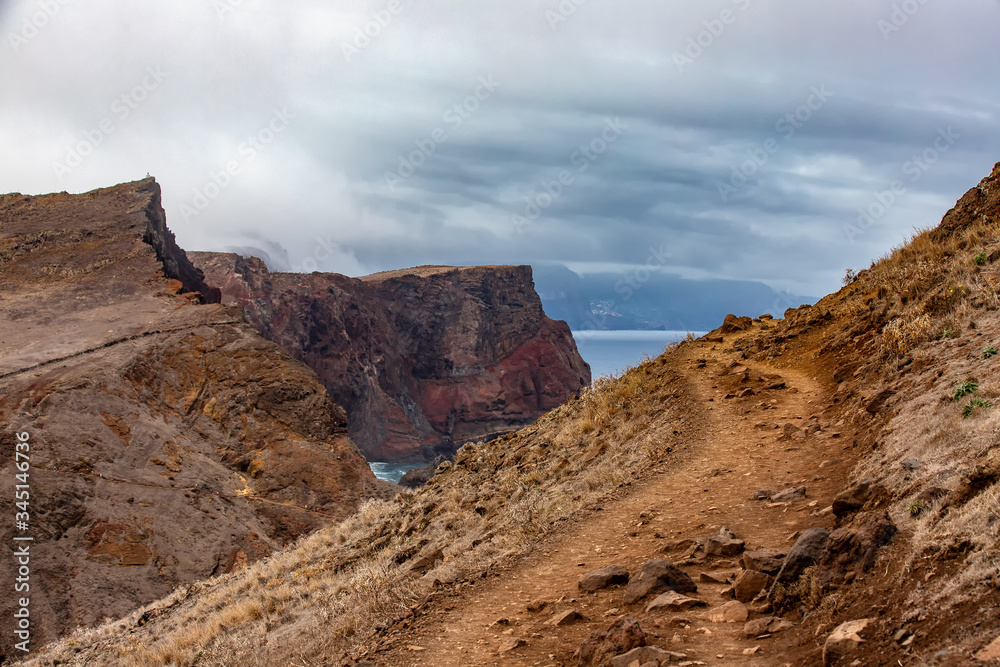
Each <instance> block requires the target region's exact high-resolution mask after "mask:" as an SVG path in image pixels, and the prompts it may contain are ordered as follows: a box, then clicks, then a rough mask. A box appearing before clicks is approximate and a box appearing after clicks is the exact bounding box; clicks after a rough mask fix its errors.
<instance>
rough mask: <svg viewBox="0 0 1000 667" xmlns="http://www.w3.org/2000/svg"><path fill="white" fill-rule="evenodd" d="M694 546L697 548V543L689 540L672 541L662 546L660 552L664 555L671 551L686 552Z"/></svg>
mask: <svg viewBox="0 0 1000 667" xmlns="http://www.w3.org/2000/svg"><path fill="white" fill-rule="evenodd" d="M696 546H698V543H697V542H695V541H694V540H691V539H685V540H673V541H671V542H667V543H666V544H664V545H663V548H662V549H661V551H663V552H664V553H669V552H671V551H688V550H690V549H691V548H692V547H696Z"/></svg>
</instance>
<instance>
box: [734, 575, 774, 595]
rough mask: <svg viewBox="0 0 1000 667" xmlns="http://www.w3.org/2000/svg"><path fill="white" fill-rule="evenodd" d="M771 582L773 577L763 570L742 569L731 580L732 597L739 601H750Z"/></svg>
mask: <svg viewBox="0 0 1000 667" xmlns="http://www.w3.org/2000/svg"><path fill="white" fill-rule="evenodd" d="M773 582H774V579H773V578H772V577H771V576H770V575H768V574H766V573H764V572H758V571H757V570H744V571H743V572H741V573H740V576H738V577H736V581H734V582H733V597H735V598H736V599H737V600H739V601H740V602H751V601H753V599H754V598H755V597H757V596H758V595H759V594H760V592H761V591H763V590H765V589H767V588H768V587H770V585H771V584H772V583H773Z"/></svg>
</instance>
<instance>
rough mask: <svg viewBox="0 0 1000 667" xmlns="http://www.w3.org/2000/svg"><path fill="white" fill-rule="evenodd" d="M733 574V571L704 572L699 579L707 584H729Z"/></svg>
mask: <svg viewBox="0 0 1000 667" xmlns="http://www.w3.org/2000/svg"><path fill="white" fill-rule="evenodd" d="M732 576H733V573H732V572H702V573H701V574H699V575H698V580H699V581H702V582H704V583H706V584H728V583H729V580H730V578H732Z"/></svg>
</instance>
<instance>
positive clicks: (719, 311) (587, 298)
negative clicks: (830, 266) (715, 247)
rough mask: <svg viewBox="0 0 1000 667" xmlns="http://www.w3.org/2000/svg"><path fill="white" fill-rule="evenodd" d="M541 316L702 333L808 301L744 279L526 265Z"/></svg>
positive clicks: (577, 325)
mask: <svg viewBox="0 0 1000 667" xmlns="http://www.w3.org/2000/svg"><path fill="white" fill-rule="evenodd" d="M532 268H533V269H534V276H535V288H536V290H537V291H538V294H539V296H541V298H542V303H543V304H544V306H545V312H546V313H548V314H549V316H550V317H553V318H555V319H560V320H565V321H566V322H567V323H568V324H569V325H570V328H571V329H573V330H574V331H579V330H592V329H609V330H616V329H646V330H656V329H660V330H678V331H684V330H688V331H707V330H709V329H712V328H714V327H715V326H716V325H717V324H718V322H719V321H721V320H722V319H723V318H724V317H725V316H726V315H727V314H728V313H736V314H739V315H751V316H755V315H761V314H763V313H770V314H771V315H774V316H775V317H780V316H781V314H782V313H784V312H785V310H787V309H788V308H797V307H799V306H801V305H803V304H813V303H815V301H816V299H815V298H814V297H808V296H799V295H795V294H787V293H782V292H776V291H775V290H773V289H771V288H770V287H768V286H767V285H765V284H764V283H761V282H757V281H749V280H690V279H687V278H682V277H680V276H678V275H675V274H667V273H658V272H651V273H650V274H649V276H648V278H647V279H646V280H644V281H642V280H640V279H639V278H640V277H641V276H638V275H636V276H623V275H621V274H618V273H588V274H583V275H580V274H577V273H575V272H574V271H571V270H570V269H569V268H567V267H565V266H563V265H562V264H539V265H535V266H534V267H532Z"/></svg>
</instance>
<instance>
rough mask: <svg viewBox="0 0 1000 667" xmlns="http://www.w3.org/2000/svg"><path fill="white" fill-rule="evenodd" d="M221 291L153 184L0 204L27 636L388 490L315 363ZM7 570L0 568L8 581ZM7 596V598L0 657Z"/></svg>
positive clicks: (3, 415) (251, 553) (4, 449)
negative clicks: (25, 498) (22, 468)
mask: <svg viewBox="0 0 1000 667" xmlns="http://www.w3.org/2000/svg"><path fill="white" fill-rule="evenodd" d="M206 295H207V296H208V299H207V300H208V301H215V303H204V301H206V298H205V296H206ZM218 299H219V295H218V290H214V291H213V290H212V289H210V288H208V287H206V286H205V284H204V282H203V279H202V275H201V273H200V272H199V271H197V270H196V269H195V268H194V267H193V266H192V265H191V263H190V262H188V260H187V258H186V256H185V254H184V252H183V251H182V250H180V249H179V248H178V247H177V246H176V244H175V243H174V239H173V235H172V234H171V233H170V232H169V231H168V230H167V228H166V225H165V220H164V216H163V210H162V208H161V207H160V190H159V186H158V185H157V184H156V183H155V181H153V180H152V179H148V180H145V181H141V182H138V183H131V184H126V185H121V186H117V187H114V188H107V189H104V190H96V191H94V192H91V193H87V194H84V195H66V194H57V195H48V196H42V197H29V196H22V195H5V196H3V197H0V312H2V316H0V473H2V474H0V507H2V509H3V511H4V512H5V513H6V515H7V516H8V517H11V518H13V516H14V511H15V508H14V504H13V501H14V485H15V484H19V483H21V482H20V481H19V480H16V479H15V472H16V470H15V464H16V463H17V461H16V460H15V453H14V449H15V433H21V432H27V433H28V434H29V436H30V438H31V441H30V443H31V446H30V452H29V455H30V459H29V460H30V471H29V473H28V477H27V479H28V486H29V487H30V489H29V491H30V503H29V508H28V514H29V516H30V520H29V524H30V529H29V530H28V531H26V533H25V534H27V535H29V536H31V537H33V538H34V540H35V541H34V542H33V544H32V549H31V557H30V563H31V571H32V579H31V588H30V591H28V593H29V595H28V596H27V597H29V598H30V600H31V610H32V616H31V620H32V623H33V626H32V627H33V638H34V644H33V645H34V646H36V647H38V646H41V645H42V644H43V643H45V642H46V641H52V640H54V639H56V638H57V637H59V636H60V635H61V634H63V633H65V632H67V631H69V630H71V629H73V628H75V627H77V626H79V625H81V624H83V625H87V624H95V623H98V622H101V621H103V620H105V619H107V618H117V617H120V616H122V615H123V614H127V613H129V612H130V611H132V610H133V609H135V608H136V607H138V606H140V605H143V604H146V603H148V602H151V601H152V600H155V599H158V598H160V597H162V596H164V595H167V594H169V593H170V592H171V591H173V590H174V589H176V588H177V587H178V586H181V585H185V584H190V583H192V582H193V581H196V580H199V579H204V578H206V577H209V576H211V575H213V574H219V573H222V572H226V571H229V570H231V569H233V568H238V567H241V566H242V565H244V564H246V563H249V562H253V561H255V560H257V559H259V558H261V557H263V556H265V555H267V554H269V553H271V551H273V550H274V549H275V548H278V547H280V546H282V545H283V544H285V543H287V542H288V541H290V540H292V539H294V538H296V537H298V536H299V535H301V534H303V533H305V532H309V531H310V530H313V529H315V528H317V527H319V526H322V525H328V524H329V523H331V522H333V521H336V520H339V519H342V518H344V517H346V516H348V515H349V514H351V513H353V512H354V510H355V509H356V508H357V507H358V505H359V504H360V503H361V502H362V501H363V500H365V499H367V498H371V497H374V496H377V495H380V494H382V493H384V487H385V486H386V485H383V484H382V483H380V482H378V480H376V479H375V478H374V476H373V475H372V473H371V471H370V470H369V469H368V466H367V464H366V462H365V460H364V458H363V457H362V456H361V454H360V453H359V452H358V450H357V448H356V447H355V446H354V444H353V443H352V442H351V441H350V439H349V438H348V436H347V434H346V428H345V427H346V419H345V415H344V412H343V410H342V409H340V408H339V407H337V406H336V405H335V404H334V403H333V402H332V401H331V400H330V398H329V396H328V395H327V393H326V391H325V390H324V389H323V386H322V385H321V384H320V383H319V381H318V379H317V378H316V376H315V374H314V373H313V372H312V371H310V370H309V369H308V368H306V367H305V366H304V365H302V364H300V363H298V362H297V361H295V360H294V359H292V357H291V356H290V355H289V354H288V353H287V352H286V351H285V350H283V349H281V348H280V347H278V346H277V345H275V344H274V343H270V342H268V341H266V340H264V339H263V338H261V337H260V336H259V335H258V334H257V332H256V331H254V329H253V328H252V327H251V326H249V324H248V323H247V322H246V321H245V317H244V315H243V313H242V311H240V310H239V309H234V308H231V307H227V306H223V305H222V304H219V303H217V302H218ZM18 511H20V510H18ZM13 534H18V535H20V534H22V532H21V531H18V532H16V533H15V525H13V524H12V522H11V521H10V520H8V521H4V522H3V523H2V527H0V539H2V540H3V541H4V543H5V544H8V545H10V544H14V543H13V542H12V541H11V538H12V536H13ZM16 567H17V563H16V562H15V561H14V559H13V558H5V559H3V560H2V561H0V573H2V576H0V579H2V580H3V581H4V582H5V585H7V582H12V581H13V580H14V572H15V570H16ZM11 585H12V584H11ZM12 586H13V585H12ZM15 597H19V596H14V595H12V594H11V591H9V590H8V592H7V594H5V595H4V596H2V597H0V615H2V618H3V620H2V621H0V629H2V632H0V637H2V638H0V654H6V655H10V650H11V645H12V639H13V634H12V632H11V627H12V624H13V621H12V620H11V619H12V613H13V610H14V600H15Z"/></svg>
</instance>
